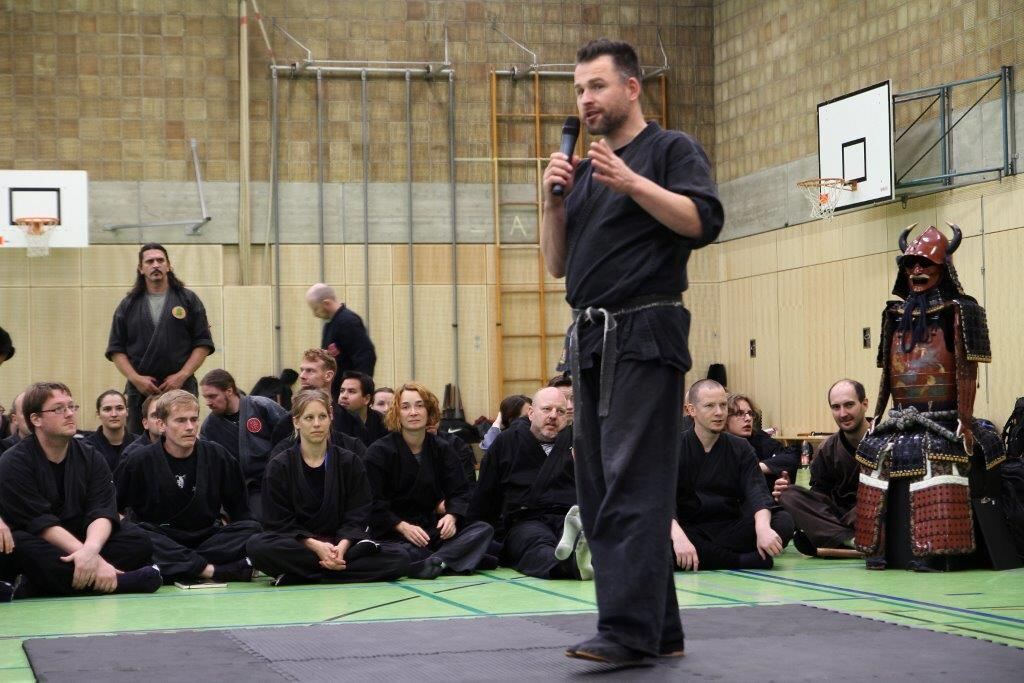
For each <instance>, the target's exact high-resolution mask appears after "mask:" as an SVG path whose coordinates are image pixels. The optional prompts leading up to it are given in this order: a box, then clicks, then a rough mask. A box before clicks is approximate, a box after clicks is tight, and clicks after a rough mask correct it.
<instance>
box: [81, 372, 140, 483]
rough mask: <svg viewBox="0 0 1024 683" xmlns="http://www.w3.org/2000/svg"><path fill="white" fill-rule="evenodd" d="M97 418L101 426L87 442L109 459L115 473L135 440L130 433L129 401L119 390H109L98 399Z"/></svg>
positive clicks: (109, 465)
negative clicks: (126, 449)
mask: <svg viewBox="0 0 1024 683" xmlns="http://www.w3.org/2000/svg"><path fill="white" fill-rule="evenodd" d="M96 416H97V417H99V419H100V426H99V427H98V428H97V429H96V431H95V432H93V433H92V434H90V435H89V436H88V437H87V438H86V441H87V442H88V443H89V445H90V446H92V447H93V448H95V449H96V450H98V451H99V452H100V453H101V454H102V455H103V457H104V458H106V459H107V466H108V467H109V468H110V471H111V472H113V471H114V470H115V469H116V468H117V463H118V461H119V460H120V459H121V455H122V454H123V453H124V450H125V448H127V447H128V445H129V444H131V442H132V441H134V440H135V435H134V434H132V433H131V432H129V431H128V427H127V422H128V401H127V399H126V398H125V396H124V394H122V393H121V392H120V391H118V390H117V389H107V390H106V391H104V392H103V393H102V394H100V395H99V397H98V398H97V399H96Z"/></svg>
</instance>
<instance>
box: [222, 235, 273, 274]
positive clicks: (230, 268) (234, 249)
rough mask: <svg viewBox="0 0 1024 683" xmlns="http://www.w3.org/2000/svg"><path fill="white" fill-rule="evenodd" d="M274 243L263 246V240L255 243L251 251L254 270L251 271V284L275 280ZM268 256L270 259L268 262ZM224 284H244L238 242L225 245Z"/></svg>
mask: <svg viewBox="0 0 1024 683" xmlns="http://www.w3.org/2000/svg"><path fill="white" fill-rule="evenodd" d="M273 250H274V246H273V244H271V245H269V246H267V247H266V248H264V247H263V243H262V241H261V242H260V243H259V244H253V245H252V249H251V251H250V258H251V259H252V272H251V273H249V276H250V279H249V284H252V285H269V284H271V283H273V281H274V264H273V258H272V255H273ZM268 258H269V259H270V260H269V262H268ZM223 263H224V284H225V285H241V284H242V271H241V264H240V263H239V261H238V245H237V244H225V245H224V255H223Z"/></svg>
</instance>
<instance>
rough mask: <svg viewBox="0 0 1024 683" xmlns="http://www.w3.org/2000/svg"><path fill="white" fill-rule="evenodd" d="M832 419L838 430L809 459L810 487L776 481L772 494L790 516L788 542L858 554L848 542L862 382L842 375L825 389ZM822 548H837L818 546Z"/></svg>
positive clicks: (816, 550)
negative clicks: (792, 528)
mask: <svg viewBox="0 0 1024 683" xmlns="http://www.w3.org/2000/svg"><path fill="white" fill-rule="evenodd" d="M828 404H829V408H831V410H832V419H834V420H835V421H836V426H837V427H839V431H838V432H836V433H835V434H833V435H832V436H830V437H828V438H827V439H826V440H825V442H824V443H822V444H821V447H820V448H818V452H817V453H816V454H815V456H814V460H812V461H811V488H810V490H808V489H805V488H803V487H802V486H793V485H791V484H790V482H786V481H777V482H776V483H775V487H774V490H773V492H772V495H774V496H775V497H776V499H777V500H778V501H779V503H780V504H781V505H782V507H783V508H785V510H786V511H787V512H788V513H789V514H790V515H792V516H793V521H794V522H795V523H796V526H797V531H796V534H795V535H794V536H793V545H794V546H796V549H797V550H799V551H800V552H802V553H803V554H805V555H810V556H812V557H813V556H816V555H822V556H830V557H860V553H858V552H857V551H856V549H855V548H854V543H853V526H854V523H855V522H856V521H857V485H858V483H859V481H860V465H859V464H858V463H857V461H856V460H855V459H854V455H855V454H856V452H857V446H858V445H860V441H861V439H862V438H864V435H865V434H866V433H867V431H868V427H869V426H870V425H869V424H868V421H867V417H866V415H867V411H868V397H867V394H866V393H865V391H864V385H863V384H861V383H860V382H858V381H856V380H852V379H841V380H839V381H838V382H836V383H835V384H833V385H832V386H831V387H830V388H829V390H828ZM823 549H829V550H832V551H837V550H838V551H840V552H828V553H825V552H821V551H822V550H823Z"/></svg>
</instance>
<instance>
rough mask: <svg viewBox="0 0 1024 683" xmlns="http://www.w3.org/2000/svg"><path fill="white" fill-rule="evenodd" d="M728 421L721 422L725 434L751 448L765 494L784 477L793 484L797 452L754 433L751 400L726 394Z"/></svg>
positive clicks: (754, 413)
mask: <svg viewBox="0 0 1024 683" xmlns="http://www.w3.org/2000/svg"><path fill="white" fill-rule="evenodd" d="M727 401H728V405H729V417H728V419H727V420H726V421H725V430H726V431H727V432H729V433H730V434H732V435H733V436H738V437H740V438H743V439H746V440H747V443H749V444H750V445H751V446H753V448H754V454H755V455H756V456H757V459H758V467H759V468H760V470H761V473H762V474H763V475H764V478H765V483H766V484H767V485H768V488H769V490H771V488H772V487H773V486H774V485H775V480H776V479H778V478H779V477H781V476H783V474H785V476H786V478H787V479H788V480H789V481H796V471H797V469H798V468H799V467H800V451H798V450H797V449H796V448H793V447H790V446H786V445H784V444H783V443H782V442H781V441H776V440H775V439H773V438H772V437H770V436H768V435H767V434H765V433H764V431H763V430H761V429H757V428H755V426H754V423H755V422H757V417H758V415H760V411H759V410H758V409H757V405H756V404H755V403H754V400H753V399H752V398H750V397H749V396H746V395H744V394H729V396H728V398H727Z"/></svg>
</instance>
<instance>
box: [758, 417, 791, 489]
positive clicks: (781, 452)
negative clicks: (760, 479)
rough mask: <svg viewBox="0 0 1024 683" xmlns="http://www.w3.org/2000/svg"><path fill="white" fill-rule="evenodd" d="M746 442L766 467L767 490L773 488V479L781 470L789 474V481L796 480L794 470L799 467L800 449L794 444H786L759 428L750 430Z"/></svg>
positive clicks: (777, 476) (779, 475) (780, 474)
mask: <svg viewBox="0 0 1024 683" xmlns="http://www.w3.org/2000/svg"><path fill="white" fill-rule="evenodd" d="M747 443H749V444H750V445H751V446H752V447H753V449H754V454H755V455H756V456H757V460H758V462H763V463H764V464H765V466H766V467H767V468H768V471H767V472H765V473H764V478H765V482H766V483H767V484H768V490H769V491H770V490H772V488H774V486H775V480H776V479H778V478H779V477H781V476H782V473H783V472H785V473H787V474H788V475H789V481H790V483H793V482H795V481H796V471H797V470H798V469H799V468H800V451H799V450H798V449H797V448H796V447H795V446H786V445H785V444H783V443H782V442H781V441H776V440H775V439H773V438H772V437H770V436H768V435H767V434H765V433H764V432H763V431H761V430H760V429H754V431H753V432H751V434H750V436H749V437H747ZM759 469H760V468H759Z"/></svg>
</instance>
